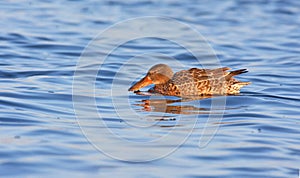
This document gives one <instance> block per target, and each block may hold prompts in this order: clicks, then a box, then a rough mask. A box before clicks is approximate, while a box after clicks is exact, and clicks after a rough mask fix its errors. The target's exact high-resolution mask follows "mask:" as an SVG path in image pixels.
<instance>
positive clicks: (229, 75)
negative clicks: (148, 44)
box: [151, 67, 250, 96]
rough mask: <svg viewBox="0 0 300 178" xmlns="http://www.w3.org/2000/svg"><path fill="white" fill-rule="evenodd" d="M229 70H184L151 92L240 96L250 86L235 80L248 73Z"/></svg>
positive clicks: (182, 94) (226, 68)
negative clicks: (242, 89)
mask: <svg viewBox="0 0 300 178" xmlns="http://www.w3.org/2000/svg"><path fill="white" fill-rule="evenodd" d="M227 70H229V68H228V67H223V68H218V69H197V68H191V69H189V70H182V71H179V72H177V73H175V74H174V76H173V77H172V79H171V80H169V81H168V82H166V83H164V84H158V85H155V86H154V88H153V89H152V90H151V91H154V92H157V93H160V94H163V95H172V96H191V95H194V96H196V95H197V96H203V95H224V94H238V93H239V92H240V88H241V87H243V86H245V85H248V84H250V82H240V81H238V80H236V79H234V78H233V76H235V75H239V74H241V73H245V72H247V71H246V70H245V69H241V70H236V71H232V72H228V71H227Z"/></svg>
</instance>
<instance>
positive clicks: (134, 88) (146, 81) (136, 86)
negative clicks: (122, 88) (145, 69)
mask: <svg viewBox="0 0 300 178" xmlns="http://www.w3.org/2000/svg"><path fill="white" fill-rule="evenodd" d="M152 83H153V82H152V80H151V79H150V77H148V76H146V77H144V78H142V79H141V80H140V81H138V82H137V83H135V84H134V85H133V86H132V87H130V88H129V89H128V91H137V90H139V89H141V88H143V87H145V86H148V85H150V84H152Z"/></svg>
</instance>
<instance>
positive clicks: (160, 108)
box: [135, 92, 211, 115]
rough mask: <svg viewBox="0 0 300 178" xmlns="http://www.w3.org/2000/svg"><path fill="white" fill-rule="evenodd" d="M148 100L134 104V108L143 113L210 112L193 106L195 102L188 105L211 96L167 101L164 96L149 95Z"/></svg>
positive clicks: (208, 109) (207, 109)
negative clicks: (137, 107) (139, 107)
mask: <svg viewBox="0 0 300 178" xmlns="http://www.w3.org/2000/svg"><path fill="white" fill-rule="evenodd" d="M136 94H139V95H148V94H147V93H146V94H145V93H142V92H140V93H137V92H136ZM151 96H152V97H150V98H149V99H144V100H141V101H140V102H138V103H137V104H135V105H136V106H141V107H142V110H143V111H146V112H161V113H170V114H187V115H188V114H206V113H208V112H209V111H210V108H201V107H197V106H195V105H199V104H195V102H193V103H189V102H190V101H194V100H195V101H196V100H203V99H206V98H211V96H201V97H191V98H181V99H174V98H172V99H168V98H165V97H164V96H156V97H153V95H151Z"/></svg>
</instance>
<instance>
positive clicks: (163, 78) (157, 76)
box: [128, 64, 173, 91]
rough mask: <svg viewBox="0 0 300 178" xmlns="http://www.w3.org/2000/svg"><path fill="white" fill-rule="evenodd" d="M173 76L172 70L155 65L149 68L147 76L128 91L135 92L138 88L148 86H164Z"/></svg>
mask: <svg viewBox="0 0 300 178" xmlns="http://www.w3.org/2000/svg"><path fill="white" fill-rule="evenodd" d="M172 76H173V71H172V69H171V68H170V67H169V66H168V65H166V64H157V65H155V66H153V67H151V68H150V69H149V71H148V73H147V75H146V76H145V77H144V78H142V79H141V80H140V81H138V82H137V83H135V84H134V85H133V86H132V87H130V88H129V89H128V91H137V90H139V89H140V88H143V87H145V86H148V85H150V84H155V85H158V84H164V83H166V82H168V81H169V80H170V79H171V78H172Z"/></svg>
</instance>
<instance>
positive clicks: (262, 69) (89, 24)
mask: <svg viewBox="0 0 300 178" xmlns="http://www.w3.org/2000/svg"><path fill="white" fill-rule="evenodd" d="M141 16H158V17H169V18H172V19H176V20H178V21H180V22H183V23H185V24H188V25H189V26H191V27H192V28H193V29H195V30H196V31H197V32H199V33H201V34H202V35H203V36H204V37H205V39H206V40H207V41H208V43H209V45H211V47H212V49H213V50H214V52H215V55H216V56H217V59H218V60H219V62H220V64H221V65H222V66H228V67H230V68H233V69H239V68H247V69H248V70H249V72H248V73H246V74H243V75H241V76H239V77H238V79H239V80H243V81H251V82H252V84H251V85H249V86H246V87H245V88H243V89H242V92H241V94H240V95H238V96H228V97H217V98H205V99H201V100H200V99H199V100H193V101H178V99H179V98H175V97H168V98H167V101H168V102H171V103H169V104H166V103H165V102H166V100H165V98H164V97H161V96H156V97H155V96H148V95H137V94H135V93H129V92H127V89H128V88H129V86H130V84H132V82H135V81H137V80H138V79H140V78H141V77H142V75H144V74H145V73H146V70H147V69H149V68H150V67H151V66H152V64H156V63H161V62H163V63H170V64H172V65H173V66H172V68H173V69H174V71H178V70H183V69H187V68H191V67H201V65H203V64H204V65H205V66H208V67H214V66H215V65H216V64H215V63H214V62H213V59H215V57H214V56H211V55H209V54H206V53H205V51H204V52H203V56H199V57H200V58H201V64H199V63H198V62H197V61H196V60H195V58H194V57H193V56H192V55H191V54H190V53H189V52H188V51H186V50H184V49H183V48H182V47H180V46H178V45H175V44H174V43H170V42H167V41H164V40H161V39H136V40H133V41H131V42H128V43H126V44H123V45H122V46H120V47H119V48H118V49H116V50H115V51H114V52H113V53H112V54H111V55H110V56H109V57H108V58H107V60H106V61H105V62H103V63H102V62H99V58H100V56H101V55H102V56H104V55H105V54H102V52H103V51H104V50H107V49H111V47H112V44H110V43H106V44H104V47H103V48H100V49H99V48H96V49H98V50H99V51H96V53H94V54H88V58H89V59H90V60H89V61H88V62H87V63H86V65H84V66H83V67H82V68H79V69H78V68H77V66H78V63H77V62H78V61H79V59H80V56H81V54H82V53H83V52H84V49H86V50H87V47H88V45H89V44H91V43H90V42H91V40H92V39H95V37H96V36H97V35H99V33H100V32H103V31H104V30H105V29H107V28H109V27H110V26H111V25H114V24H116V23H119V22H121V21H122V20H127V19H131V18H136V17H141ZM0 19H1V20H0V24H1V28H0V49H1V50H0V82H1V88H0V102H1V105H0V113H1V116H0V124H1V130H0V133H1V134H0V148H1V149H0V175H1V177H8V176H11V177H54V176H58V177H66V176H74V177H121V176H122V177H295V178H296V177H298V175H299V169H300V156H299V155H300V138H299V135H300V127H299V126H300V120H299V115H300V112H299V107H300V94H299V86H300V72H299V69H300V60H299V56H300V31H299V25H300V1H293V0H285V1H280V0H277V1H276V0H274V1H267V0H259V1H253V2H252V1H242V0H236V1H233V0H232V1H221V0H216V1H182V2H177V1H173V0H167V1H155V0H153V1H151V0H146V1H134V0H130V1H126V2H125V1H124V2H121V1H97V0H94V1H93V0H91V1H73V0H69V1H67V0H64V1H58V0H57V1H41V2H38V1H26V0H19V1H13V2H12V1H10V2H9V1H3V2H0ZM150 27H151V28H150V29H152V28H153V29H154V30H157V29H161V28H156V27H155V26H154V27H153V26H151V25H150ZM131 30H132V29H130V28H129V29H128V28H124V29H122V28H119V29H118V31H117V32H119V33H117V34H120V36H125V37H126V35H129V34H130V32H131ZM180 30H181V33H175V34H169V35H170V36H176V37H177V38H179V39H184V40H187V41H189V42H190V43H191V44H197V40H195V39H193V38H191V37H190V36H188V35H186V34H187V31H186V30H187V29H185V28H182V29H180ZM158 33H160V31H158ZM161 33H162V32H161ZM146 52H151V54H149V55H148V54H147V55H144V56H143V54H145V53H146ZM89 55H90V56H89ZM173 58H176V59H177V62H180V65H179V63H178V65H176V64H177V63H176V62H175V63H173V62H174V61H172V59H173ZM130 59H132V60H133V61H134V63H126V62H127V61H128V60H130ZM171 61H172V62H171ZM145 64H147V65H145ZM100 65H101V67H99V66H100ZM76 69H77V70H78V71H80V72H79V74H81V75H80V77H82V79H83V80H80V81H79V85H80V84H82V85H81V86H82V88H81V89H82V90H80V91H79V92H78V93H76V96H75V98H74V95H73V94H72V93H73V92H74V87H73V84H74V83H73V79H75V80H76V77H74V72H75V70H76ZM95 69H97V70H99V71H95V73H96V78H95V79H96V81H95V83H94V85H95V88H96V89H95V97H94V98H93V101H95V105H96V107H95V108H92V106H91V105H90V103H89V102H87V101H92V100H91V99H90V95H89V94H91V93H89V92H90V91H89V90H87V88H85V85H84V84H85V83H84V82H85V79H87V80H88V79H90V76H89V75H88V74H89V72H91V71H93V70H95ZM80 82H82V83H80ZM112 82H114V85H112ZM72 89H73V90H72ZM111 93H113V95H111ZM77 94H78V95H77ZM111 96H114V97H113V98H112V97H111ZM214 101H217V102H221V101H226V105H225V106H224V107H218V106H217V107H216V108H213V109H212V108H211V103H212V102H214ZM74 102H75V103H77V104H78V103H79V104H80V105H81V106H80V107H79V109H76V108H74V107H76V104H75V105H74ZM112 103H114V105H112ZM116 107H118V108H117V109H116ZM128 107H130V108H128ZM95 110H96V111H97V112H98V113H99V115H97V116H96V115H94V114H95V113H94V111H95ZM116 110H117V111H118V112H119V113H116ZM78 112H80V114H82V115H80V114H78ZM98 113H96V114H98ZM76 114H77V115H76ZM118 114H119V115H118ZM132 114H133V115H132ZM211 114H214V115H216V116H219V117H221V120H210V121H211V122H208V121H209V119H208V118H209V116H210V115H211ZM76 116H77V117H76ZM78 116H84V119H83V120H82V117H80V118H79V119H78ZM123 116H124V118H123ZM78 121H79V122H78ZM80 121H84V124H85V125H80V126H81V127H80V126H79V123H80ZM101 121H104V123H105V127H104V125H103V123H102V122H101ZM86 128H91V131H92V132H91V133H93V136H94V138H93V139H96V143H91V138H87V137H86V134H87V132H84V131H82V129H86ZM107 128H109V129H110V130H112V131H113V133H114V134H116V135H118V136H120V137H124V138H126V139H127V140H130V141H131V142H132V143H139V144H140V143H141V144H144V143H148V142H150V141H154V142H155V141H156V140H157V139H158V138H160V137H161V136H164V135H168V134H169V133H171V134H169V135H171V136H172V138H171V139H170V140H168V142H163V143H161V144H158V145H151V144H150V145H146V144H145V145H144V146H141V145H140V147H136V148H135V149H133V151H132V150H131V148H130V149H128V148H127V147H126V146H124V145H118V144H114V143H111V142H109V141H110V140H113V139H114V138H112V136H111V135H107V132H106V129H107ZM191 129H192V130H191ZM216 130H217V132H216V133H215V132H214V131H216ZM209 131H212V132H209ZM189 134H190V135H189ZM177 138H180V139H182V138H186V140H183V142H180V143H179V142H177V141H178V140H177ZM203 138H204V139H203ZM205 138H209V139H208V140H209V141H208V143H207V144H206V145H202V147H201V146H200V147H199V143H200V144H201V143H203V142H201V141H203V140H205ZM201 139H202V140H201ZM199 141H200V142H199ZM97 144H99V145H100V146H103V147H105V148H104V149H105V151H103V150H102V151H101V150H100V151H99V150H98V149H99V148H98V147H97ZM178 145H180V146H178ZM143 150H145V151H144V152H143ZM151 150H152V151H151ZM164 150H169V151H170V152H168V153H169V154H163V153H160V151H164ZM112 157H114V158H112ZM131 158H133V160H131ZM145 159H149V160H151V159H154V160H153V161H145ZM120 160H123V161H120ZM124 160H125V161H124ZM133 161H140V162H133Z"/></svg>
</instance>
